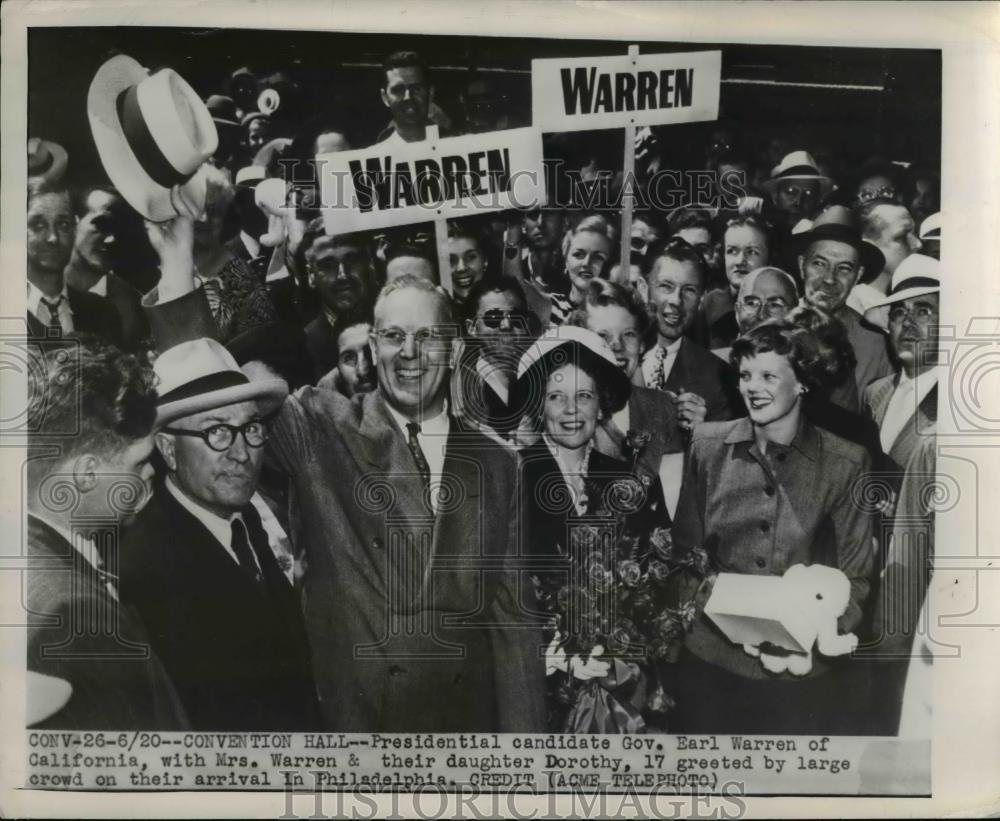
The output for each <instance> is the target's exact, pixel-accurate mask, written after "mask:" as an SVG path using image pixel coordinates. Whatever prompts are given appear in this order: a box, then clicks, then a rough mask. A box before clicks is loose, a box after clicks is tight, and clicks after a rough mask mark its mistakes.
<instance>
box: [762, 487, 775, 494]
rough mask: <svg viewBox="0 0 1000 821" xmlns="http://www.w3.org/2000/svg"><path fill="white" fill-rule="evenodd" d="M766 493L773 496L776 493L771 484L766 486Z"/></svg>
mask: <svg viewBox="0 0 1000 821" xmlns="http://www.w3.org/2000/svg"><path fill="white" fill-rule="evenodd" d="M764 494H765V495H766V496H773V495H774V488H773V487H771V485H768V486H767V487H766V488H764Z"/></svg>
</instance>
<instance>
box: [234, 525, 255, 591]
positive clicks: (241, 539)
mask: <svg viewBox="0 0 1000 821" xmlns="http://www.w3.org/2000/svg"><path fill="white" fill-rule="evenodd" d="M232 530H233V538H232V541H231V542H230V544H231V545H232V548H233V553H235V554H236V559H237V561H239V563H240V567H241V568H242V569H243V572H244V573H246V574H247V575H248V576H249V577H250V578H252V579H253V580H254V581H255V582H259V581H260V580H261V576H260V569H259V568H258V567H257V560H256V559H254V555H253V548H251V547H250V540H249V539H248V538H247V529H246V526H245V525H244V524H243V521H242V520H241V519H233V522H232Z"/></svg>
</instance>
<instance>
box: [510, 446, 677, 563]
mask: <svg viewBox="0 0 1000 821" xmlns="http://www.w3.org/2000/svg"><path fill="white" fill-rule="evenodd" d="M632 477H634V474H633V473H632V469H631V467H630V466H629V464H628V463H627V462H622V461H621V460H619V459H613V458H611V457H610V456H605V455H604V454H603V453H600V452H599V451H598V450H596V449H595V450H594V451H592V452H591V454H590V463H589V464H588V466H587V480H586V486H587V511H586V515H587V516H593V515H596V514H598V513H600V512H601V511H602V510H604V511H608V510H609V507H608V504H611V505H614V501H613V500H612V499H609V498H606V496H607V494H606V491H607V490H608V488H609V487H610V486H611V485H612V484H613V483H614V482H616V481H617V480H621V479H629V478H632ZM643 484H644V485H645V496H644V497H643V498H642V499H641V500H640V504H639V505H638V507H637V508H636V509H634V510H631V511H630V512H628V513H626V515H625V527H626V529H627V530H628V531H629V533H630V534H632V535H636V536H648V535H649V533H650V532H651V531H652V530H653V528H655V527H669V526H670V514H669V513H668V512H667V506H666V504H665V503H664V501H663V488H662V487H661V486H660V480H659V478H651V479H650V480H649V481H648V482H645V481H644V483H643ZM518 486H519V502H520V509H519V510H518V520H519V522H520V538H521V550H522V551H523V552H524V553H527V554H528V555H530V556H535V557H544V556H549V557H553V556H559V555H566V554H567V553H568V550H567V548H568V545H567V542H568V540H569V529H568V528H569V526H570V525H571V524H572V523H573V522H574V520H578V519H580V516H579V514H578V513H577V512H576V508H575V507H573V505H572V501H571V500H572V496H571V494H570V489H569V488H568V487H567V486H566V483H565V480H564V479H563V476H562V473H561V472H560V470H559V465H558V463H557V462H556V460H555V458H554V457H553V456H552V453H551V452H550V451H549V449H548V447H547V446H546V444H545V442H544V441H539V442H538V443H537V444H535V445H532V446H531V447H529V448H525V449H524V450H523V451H521V464H520V470H519V476H518ZM611 512H612V513H614V512H615V511H613V510H612V511H611Z"/></svg>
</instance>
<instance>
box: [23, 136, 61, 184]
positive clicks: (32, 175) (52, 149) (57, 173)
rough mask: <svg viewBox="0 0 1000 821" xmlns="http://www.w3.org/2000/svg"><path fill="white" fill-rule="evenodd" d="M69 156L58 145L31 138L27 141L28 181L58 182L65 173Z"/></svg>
mask: <svg viewBox="0 0 1000 821" xmlns="http://www.w3.org/2000/svg"><path fill="white" fill-rule="evenodd" d="M68 163H69V155H68V154H67V153H66V149H65V148H63V147H62V146H61V145H59V143H54V142H51V141H49V140H41V139H39V138H38V137H31V138H30V139H29V140H28V179H29V180H31V179H41V180H45V181H46V182H53V183H54V182H59V180H61V179H62V177H63V174H65V173H66V166H67V165H68Z"/></svg>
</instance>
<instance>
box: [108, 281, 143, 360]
mask: <svg viewBox="0 0 1000 821" xmlns="http://www.w3.org/2000/svg"><path fill="white" fill-rule="evenodd" d="M107 299H108V301H109V302H110V303H111V304H112V305H114V307H115V310H117V311H118V316H119V318H120V319H121V324H122V348H124V349H125V350H127V351H135V350H138V349H139V348H140V347H141V346H142V345H143V343H144V342H145V341H146V340H147V339H148V338H149V323H148V322H147V321H146V316H145V314H143V312H142V304H141V301H142V294H140V293H139V292H138V291H137V290H136V289H135V288H133V287H132V286H131V285H129V284H128V283H127V282H126V281H125V280H124V279H122V278H121V277H118V276H115V275H114V274H108V296H107Z"/></svg>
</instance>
